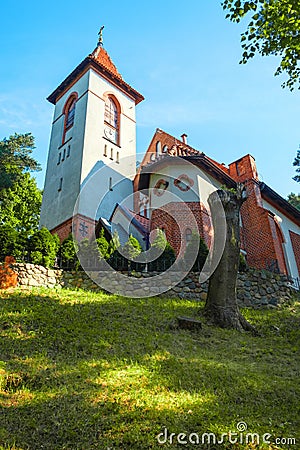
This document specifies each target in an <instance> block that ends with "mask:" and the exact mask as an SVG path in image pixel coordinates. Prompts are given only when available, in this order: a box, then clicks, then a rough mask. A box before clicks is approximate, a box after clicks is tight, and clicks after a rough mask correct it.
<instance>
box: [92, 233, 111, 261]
mask: <svg viewBox="0 0 300 450" xmlns="http://www.w3.org/2000/svg"><path fill="white" fill-rule="evenodd" d="M96 242H97V246H98V249H99V252H100V255H101V257H102V258H104V259H108V258H109V257H110V255H111V246H110V244H109V242H108V241H107V239H106V237H105V236H104V228H102V229H101V231H100V235H99V237H98V238H97V239H96Z"/></svg>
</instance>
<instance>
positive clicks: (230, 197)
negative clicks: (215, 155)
mask: <svg viewBox="0 0 300 450" xmlns="http://www.w3.org/2000/svg"><path fill="white" fill-rule="evenodd" d="M245 200H246V195H245V187H244V186H243V185H241V184H238V185H237V190H236V192H231V191H225V190H218V191H216V192H213V193H212V194H211V195H210V196H209V198H208V203H209V206H210V209H211V215H212V223H213V229H214V247H215V246H216V240H217V239H218V235H220V233H218V228H220V226H224V213H225V219H226V224H227V230H226V240H225V247H224V252H223V254H222V257H221V260H220V262H219V264H218V266H217V268H216V270H215V271H214V273H213V274H212V275H211V276H210V278H209V284H208V293H207V300H206V304H205V308H204V312H203V314H204V316H205V317H206V318H207V319H208V321H209V322H210V323H212V324H214V325H217V326H221V327H222V328H235V329H237V330H240V331H241V330H247V331H254V330H255V329H254V327H253V326H252V325H251V324H250V323H248V322H247V320H246V319H245V318H244V317H243V316H242V314H241V313H240V311H239V307H238V304H237V275H238V267H239V254H240V219H239V217H240V208H241V205H242V203H243V202H244V201H245ZM220 201H221V203H222V205H223V210H222V208H221V207H220V206H221V205H220ZM221 216H223V217H221ZM222 218H223V221H222V220H221V219H222Z"/></svg>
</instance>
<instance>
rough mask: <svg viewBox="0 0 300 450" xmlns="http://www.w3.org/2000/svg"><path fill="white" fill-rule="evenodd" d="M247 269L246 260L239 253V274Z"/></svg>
mask: <svg viewBox="0 0 300 450" xmlns="http://www.w3.org/2000/svg"><path fill="white" fill-rule="evenodd" d="M247 269H248V264H247V261H246V258H245V256H244V255H243V253H240V259H239V272H246V270H247Z"/></svg>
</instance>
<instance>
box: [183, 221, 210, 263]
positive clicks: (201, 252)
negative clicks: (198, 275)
mask: <svg viewBox="0 0 300 450" xmlns="http://www.w3.org/2000/svg"><path fill="white" fill-rule="evenodd" d="M195 248H198V253H197V256H196V260H195V262H194V263H193V262H192V261H191V252H192V251H194V249H195ZM208 252H209V250H208V247H207V245H206V243H205V241H204V239H203V238H202V237H201V236H199V234H198V233H197V232H196V231H195V230H193V231H192V235H191V240H190V242H189V243H188V245H187V247H186V250H185V255H184V261H185V263H186V264H187V265H188V266H190V265H191V264H193V265H192V269H191V270H193V271H201V270H202V268H203V266H204V264H205V261H206V258H207V255H208Z"/></svg>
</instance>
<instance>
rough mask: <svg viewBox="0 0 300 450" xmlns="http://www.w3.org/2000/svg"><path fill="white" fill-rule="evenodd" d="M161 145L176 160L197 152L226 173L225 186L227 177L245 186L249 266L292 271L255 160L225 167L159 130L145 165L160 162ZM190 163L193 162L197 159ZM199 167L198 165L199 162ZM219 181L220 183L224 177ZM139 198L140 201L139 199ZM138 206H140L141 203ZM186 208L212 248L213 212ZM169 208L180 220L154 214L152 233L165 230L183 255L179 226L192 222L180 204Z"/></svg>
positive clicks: (244, 236)
mask: <svg viewBox="0 0 300 450" xmlns="http://www.w3.org/2000/svg"><path fill="white" fill-rule="evenodd" d="M158 143H159V150H160V152H161V153H162V154H163V153H164V149H165V151H167V152H168V154H169V155H173V153H172V152H175V153H174V156H176V155H177V156H184V157H188V156H191V157H193V156H195V152H196V154H197V155H196V156H199V158H203V156H204V157H205V158H206V159H207V160H209V161H210V162H211V163H213V165H214V166H215V167H216V170H217V171H219V172H220V171H221V172H223V173H224V177H225V178H224V180H225V182H224V184H225V185H226V177H227V179H228V177H230V179H231V180H232V179H233V180H234V181H235V182H241V183H245V185H246V189H247V195H248V198H247V201H246V202H245V203H244V204H243V206H242V208H241V221H242V226H241V248H242V249H243V250H245V252H246V258H247V262H248V264H249V265H250V266H252V267H256V268H259V269H262V268H265V269H271V270H279V271H280V272H281V273H284V274H287V273H288V270H287V265H286V260H285V254H284V249H283V244H284V242H285V239H284V236H283V233H282V231H281V228H280V224H279V223H278V222H277V219H276V217H275V215H274V214H273V213H272V212H270V211H268V210H267V209H266V208H265V207H264V203H263V198H262V191H261V183H260V182H259V178H258V173H257V169H256V164H255V160H254V158H253V157H252V156H251V155H246V156H244V157H243V158H240V159H239V160H237V161H235V162H233V163H231V164H230V165H229V166H228V167H226V166H225V165H224V164H219V163H217V162H216V161H214V160H212V159H211V158H207V157H206V156H205V155H203V154H202V153H200V152H197V151H196V150H194V149H192V148H191V147H190V146H188V145H187V144H186V142H181V141H179V140H176V139H175V138H174V137H172V136H170V135H168V134H167V133H164V132H163V131H162V130H157V131H156V133H155V135H154V137H153V139H152V141H151V144H150V146H149V149H148V151H147V153H146V155H145V157H144V160H143V162H142V165H147V164H151V163H152V162H156V163H157V161H159V160H160V154H158V152H157V150H158V148H157V144H158ZM190 161H191V162H193V158H191V160H190ZM162 163H163V159H162ZM195 163H196V164H198V163H197V161H195ZM210 173H211V172H210ZM217 175H218V174H217ZM139 177H140V175H139V174H138V175H137V177H136V178H135V184H134V189H135V192H137V190H138V186H139ZM218 177H219V178H218V179H220V175H218ZM136 198H137V199H138V196H137V197H136ZM135 204H137V201H136V202H135ZM186 204H187V206H188V207H189V209H190V211H191V213H192V214H193V216H194V217H195V219H196V222H197V228H198V232H199V234H200V235H201V236H202V237H203V238H204V239H205V241H206V243H207V244H208V246H210V243H211V238H212V233H213V231H212V227H211V219H210V216H209V212H207V211H206V210H205V208H204V206H203V205H201V204H199V203H197V202H189V203H186ZM168 207H169V208H170V212H172V214H174V217H175V218H176V220H175V219H174V218H172V217H171V215H168V214H167V212H166V211H161V210H159V209H158V210H154V211H152V216H151V229H154V228H156V227H157V228H163V229H165V232H166V237H167V239H168V241H169V242H170V244H171V245H172V246H173V247H174V249H175V251H176V253H177V254H179V251H180V233H179V226H181V227H182V229H183V230H184V229H188V228H189V223H190V220H189V219H188V217H186V212H185V210H184V207H183V205H181V204H180V203H172V204H170V205H168ZM171 210H172V211H171ZM288 217H290V216H288ZM176 222H177V224H176ZM296 223H297V222H296ZM294 235H295V236H297V237H295V236H294ZM294 235H293V249H294V252H295V255H296V254H297V255H296V258H298V259H297V264H298V270H299V273H300V250H299V247H300V243H299V240H298V239H300V237H299V235H296V234H295V233H294ZM297 249H298V250H297ZM297 252H298V253H297Z"/></svg>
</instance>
